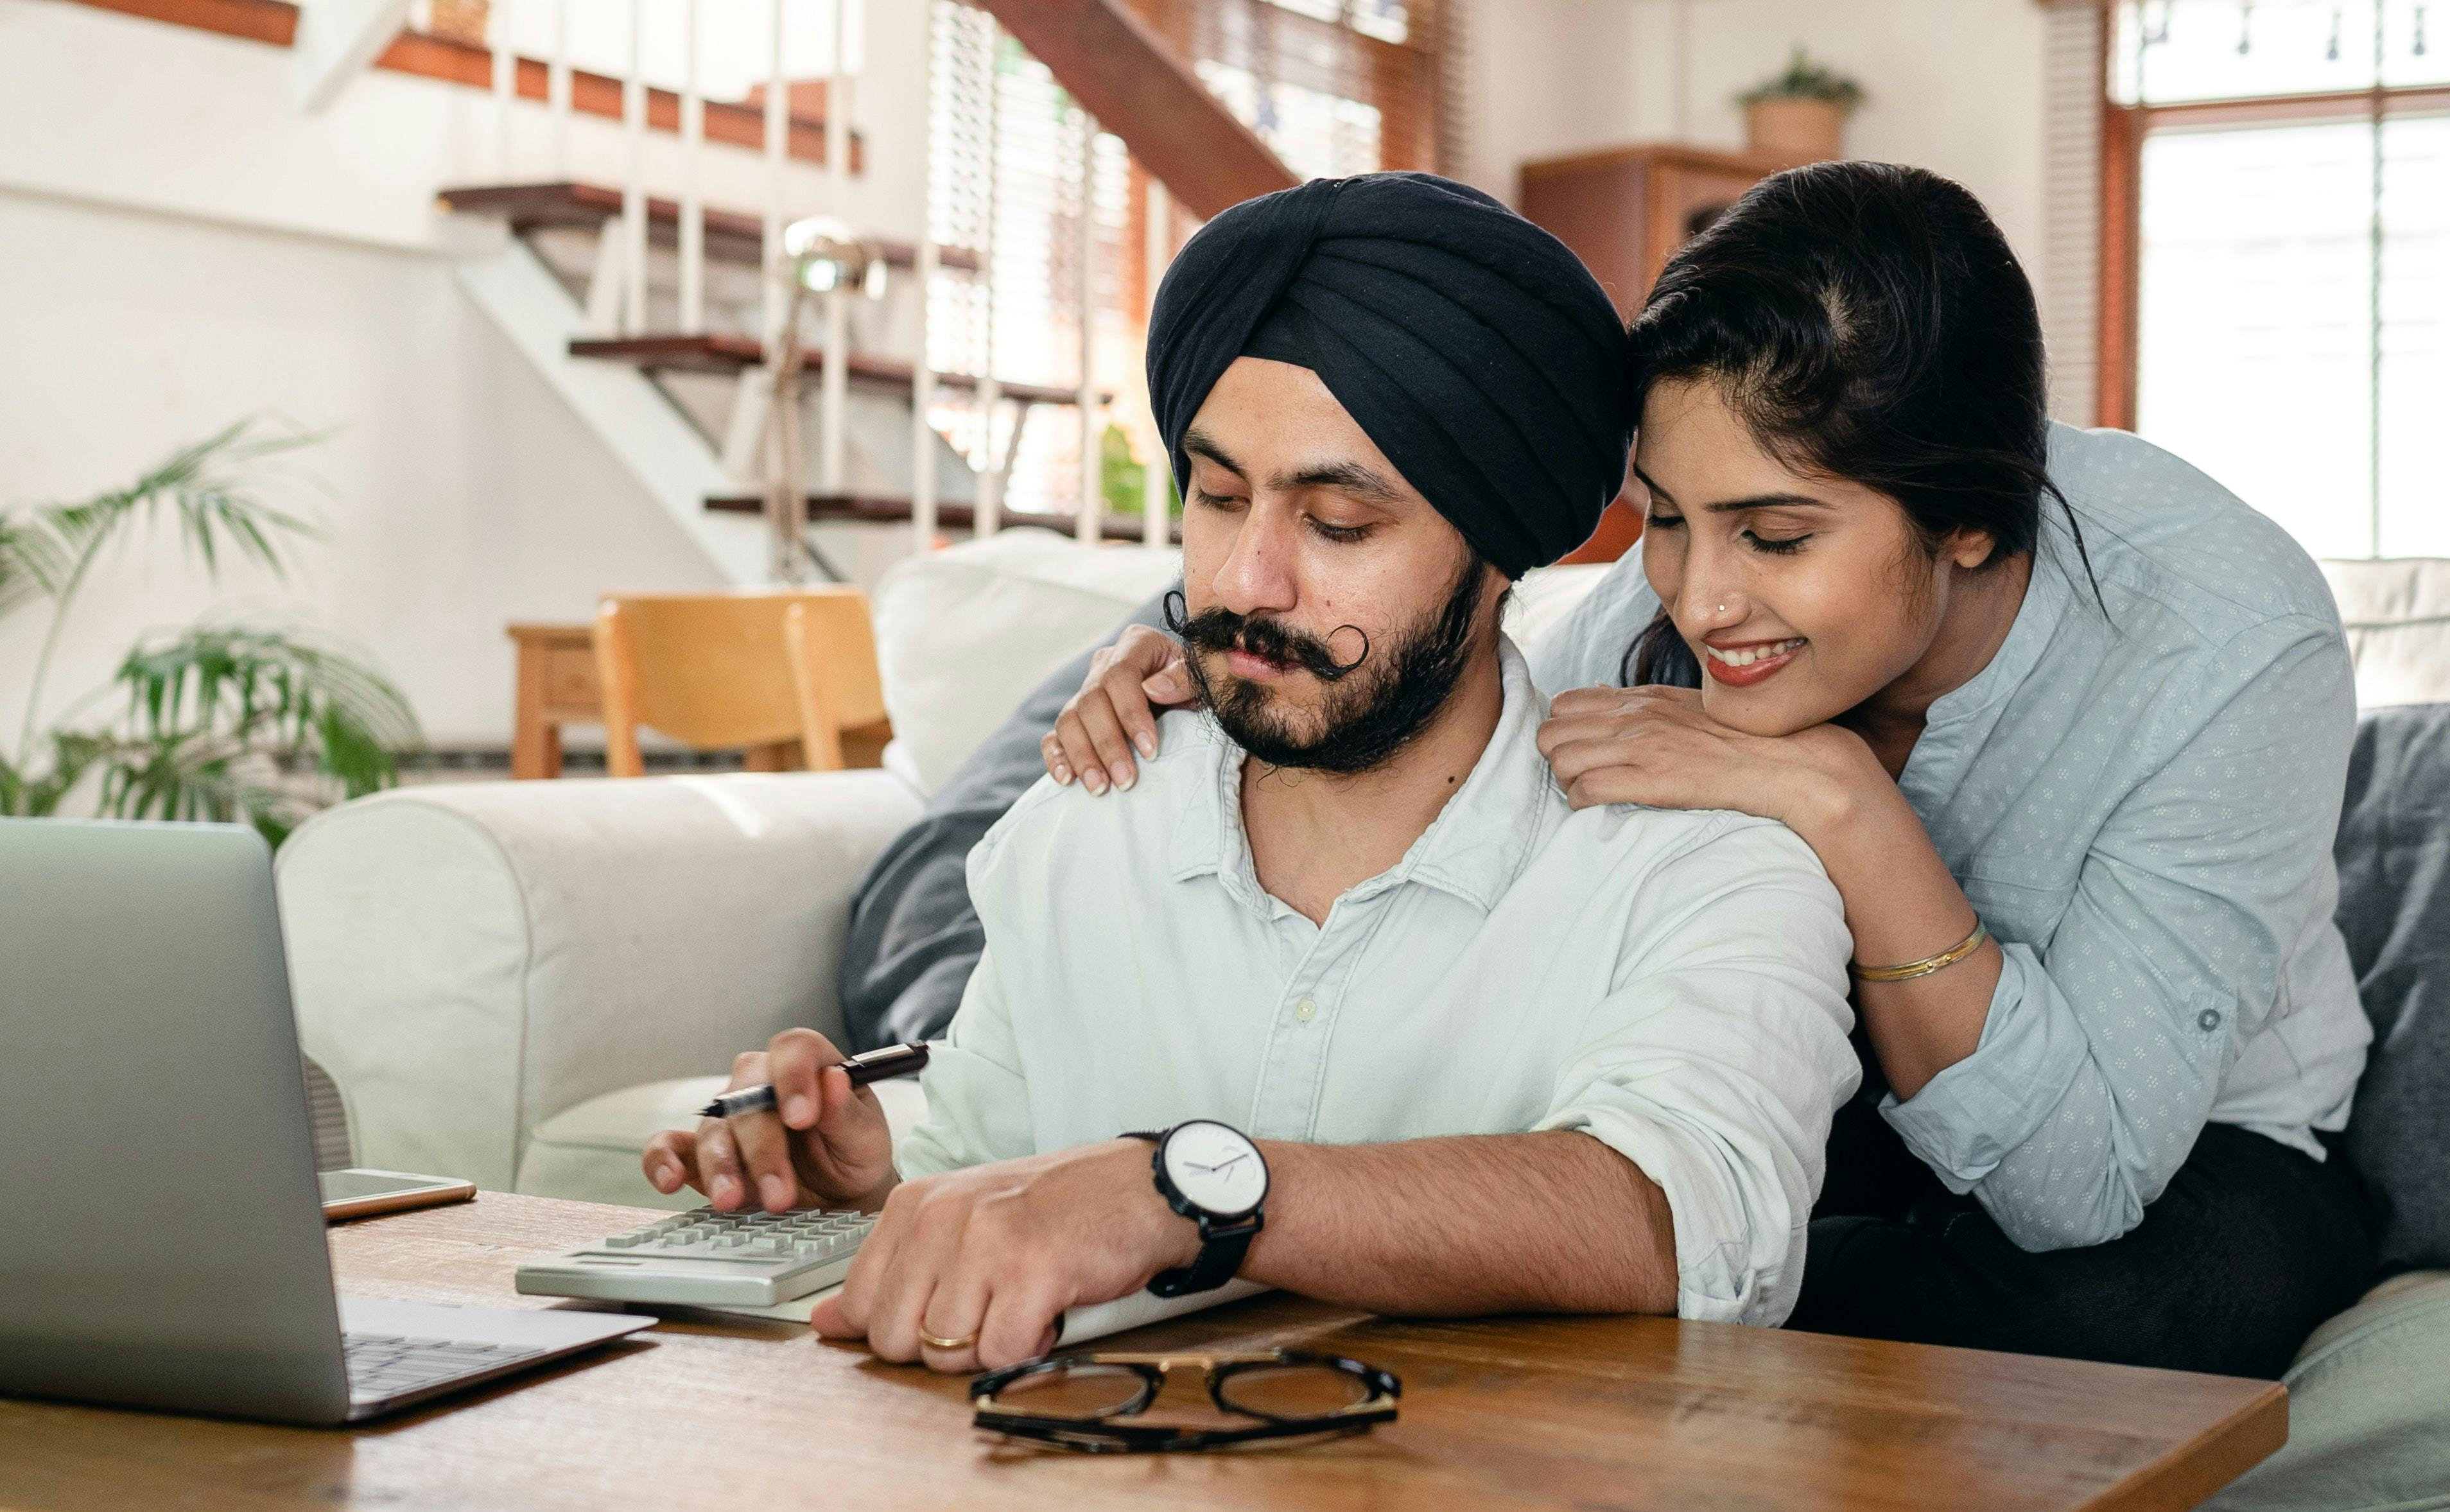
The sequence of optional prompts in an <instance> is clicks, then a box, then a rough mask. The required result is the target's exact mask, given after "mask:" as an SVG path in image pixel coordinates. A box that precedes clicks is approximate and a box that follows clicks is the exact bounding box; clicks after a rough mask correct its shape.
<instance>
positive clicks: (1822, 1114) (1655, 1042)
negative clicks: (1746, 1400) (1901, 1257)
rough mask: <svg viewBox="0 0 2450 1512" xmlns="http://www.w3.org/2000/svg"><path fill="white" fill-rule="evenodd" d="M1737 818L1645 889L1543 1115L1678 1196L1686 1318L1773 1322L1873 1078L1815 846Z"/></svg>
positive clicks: (1680, 1293) (1830, 892)
mask: <svg viewBox="0 0 2450 1512" xmlns="http://www.w3.org/2000/svg"><path fill="white" fill-rule="evenodd" d="M1727 819H1728V827H1726V828H1725V829H1723V830H1721V831H1718V832H1715V833H1714V834H1713V836H1712V837H1711V838H1709V839H1707V840H1705V841H1704V842H1703V843H1701V844H1700V845H1698V846H1697V847H1696V848H1694V849H1693V850H1691V851H1689V852H1687V853H1686V854H1685V855H1683V856H1682V857H1680V858H1679V859H1678V860H1676V861H1675V862H1673V863H1670V864H1669V865H1668V866H1666V867H1664V868H1663V869H1662V871H1661V872H1660V873H1659V874H1658V876H1657V877H1656V878H1655V879H1654V881H1653V882H1651V884H1650V885H1648V886H1646V887H1645V888H1644V889H1643V904H1642V905H1641V906H1640V907H1638V908H1637V909H1636V911H1635V913H1634V915H1633V917H1632V919H1631V921H1629V926H1628V932H1627V937H1626V943H1625V951H1624V956H1623V958H1622V960H1620V963H1619V974H1618V977H1617V979H1616V981H1615V984H1614V988H1613V990H1612V991H1611V992H1610V993H1609V994H1608V995H1607V997H1606V998H1604V999H1603V1000H1601V1001H1600V1002H1599V1003H1598V1004H1597V1005H1596V1006H1595V1007H1594V1009H1593V1010H1592V1012H1591V1014H1590V1015H1589V1017H1588V1018H1586V1019H1585V1030H1584V1033H1583V1035H1582V1036H1581V1037H1580V1039H1579V1042H1578V1043H1577V1044H1576V1046H1575V1047H1574V1049H1573V1053H1572V1056H1571V1057H1570V1059H1569V1060H1568V1061H1567V1062H1566V1064H1565V1067H1564V1069H1563V1070H1562V1071H1561V1072H1560V1074H1559V1077H1558V1082H1557V1095H1556V1100H1555V1103H1554V1105H1553V1107H1552V1108H1551V1110H1550V1111H1549V1113H1548V1115H1547V1116H1546V1118H1545V1119H1544V1120H1543V1122H1542V1124H1541V1125H1540V1127H1542V1128H1544V1129H1577V1130H1581V1131H1583V1132H1584V1133H1586V1134H1590V1135H1592V1136H1593V1137H1595V1138H1597V1139H1599V1140H1601V1141H1602V1142H1604V1143H1605V1144H1606V1145H1607V1146H1608V1147H1609V1148H1610V1149H1613V1150H1615V1151H1616V1152H1617V1153H1620V1154H1622V1155H1624V1157H1625V1158H1626V1159H1628V1160H1630V1161H1632V1162H1633V1163H1634V1164H1635V1165H1636V1166H1637V1167H1639V1168H1640V1169H1641V1170H1642V1172H1643V1174H1644V1175H1646V1176H1648V1177H1649V1178H1650V1179H1651V1180H1652V1181H1653V1182H1655V1183H1657V1184H1658V1186H1659V1188H1660V1190H1661V1191H1662V1192H1663V1193H1664V1194H1665V1195H1666V1198H1667V1204H1668V1208H1669V1210H1670V1212H1672V1213H1673V1215H1674V1223H1675V1231H1676V1270H1677V1311H1678V1313H1679V1315H1680V1316H1682V1317H1687V1318H1699V1319H1706V1320H1710V1321H1714V1322H1725V1323H1749V1324H1757V1325H1761V1326H1766V1327H1775V1326H1776V1325H1778V1324H1780V1323H1783V1322H1784V1321H1785V1320H1786V1316H1787V1314H1788V1313H1789V1312H1791V1311H1793V1310H1794V1308H1795V1298H1796V1292H1797V1289H1798V1288H1799V1286H1800V1284H1801V1282H1802V1274H1803V1255H1804V1232H1805V1225H1806V1224H1807V1222H1808V1221H1809V1220H1810V1217H1811V1213H1812V1204H1813V1201H1814V1199H1815V1198H1816V1197H1817V1196H1818V1193H1819V1190H1820V1179H1821V1175H1822V1162H1823V1158H1824V1149H1825V1146H1826V1144H1827V1141H1828V1138H1829V1126H1830V1121H1831V1119H1832V1117H1833V1116H1834V1115H1835V1114H1836V1111H1837V1109H1838V1105H1839V1104H1841V1103H1843V1102H1844V1101H1845V1099H1846V1098H1847V1097H1848V1096H1850V1095H1853V1093H1854V1090H1855V1087H1856V1084H1857V1080H1858V1079H1859V1077H1860V1075H1861V1073H1860V1069H1859V1067H1858V1066H1857V1061H1856V1058H1855V1054H1854V1051H1853V1049H1852V1047H1851V1046H1850V1045H1849V1044H1848V1043H1847V1038H1846V1037H1847V1034H1848V1031H1849V1030H1850V1029H1851V1028H1852V1027H1853V1022H1854V1015H1853V1012H1852V1010H1851V1009H1849V1008H1848V1006H1847V1002H1846V976H1845V961H1846V957H1847V951H1848V946H1849V937H1848V935H1847V932H1846V925H1845V917H1844V912H1843V909H1842V906H1841V904H1840V902H1839V901H1838V890H1837V888H1836V887H1834V886H1833V885H1831V883H1830V882H1829V878H1828V875H1827V873H1826V872H1824V871H1823V870H1822V869H1821V866H1820V863H1819V862H1818V859H1816V858H1815V857H1814V856H1813V854H1812V851H1811V849H1810V848H1809V847H1808V846H1806V845H1805V844H1804V843H1803V842H1802V841H1800V840H1799V839H1797V838H1796V836H1795V834H1794V833H1793V832H1792V831H1790V830H1788V829H1786V828H1785V827H1784V826H1783V825H1779V824H1769V823H1766V822H1763V821H1759V820H1749V819H1738V818H1737V817H1736V816H1733V815H1730V816H1727Z"/></svg>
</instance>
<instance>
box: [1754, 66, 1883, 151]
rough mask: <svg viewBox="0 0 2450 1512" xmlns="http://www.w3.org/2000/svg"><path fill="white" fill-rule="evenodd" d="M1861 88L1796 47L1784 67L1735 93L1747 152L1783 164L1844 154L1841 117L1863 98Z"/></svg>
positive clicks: (1844, 122) (1844, 139) (1844, 126)
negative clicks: (1767, 77) (1742, 119)
mask: <svg viewBox="0 0 2450 1512" xmlns="http://www.w3.org/2000/svg"><path fill="white" fill-rule="evenodd" d="M1864 98H1865V96H1864V93H1863V87H1862V86H1861V85H1859V84H1857V83H1856V82H1855V81H1854V80H1852V79H1850V78H1848V77H1846V75H1844V74H1842V73H1839V72H1838V71H1837V70H1836V69H1834V68H1829V67H1827V66H1826V65H1824V64H1818V63H1815V62H1813V61H1812V60H1811V59H1810V58H1809V57H1807V56H1805V54H1804V51H1803V48H1801V47H1800V46H1799V47H1798V48H1796V49H1795V56H1794V57H1793V58H1791V59H1789V60H1788V61H1787V65H1786V71H1785V72H1783V73H1781V74H1779V75H1778V76H1777V77H1776V78H1773V79H1768V80H1764V81H1763V82H1762V83H1760V85H1758V86H1756V87H1753V88H1750V89H1747V90H1745V91H1744V92H1743V93H1742V94H1740V95H1738V96H1737V97H1736V103H1737V104H1739V105H1740V106H1742V107H1744V134H1745V136H1746V138H1747V139H1748V141H1749V143H1750V145H1751V149H1752V151H1753V152H1754V153H1755V154H1756V155H1758V156H1760V157H1766V158H1775V159H1778V160H1779V161H1780V162H1785V163H1818V162H1821V161H1822V160H1824V159H1827V158H1842V157H1844V156H1845V155H1846V118H1847V117H1848V116H1849V115H1851V114H1853V113H1854V111H1855V107H1857V106H1859V105H1861V104H1862V103H1863V100H1864Z"/></svg>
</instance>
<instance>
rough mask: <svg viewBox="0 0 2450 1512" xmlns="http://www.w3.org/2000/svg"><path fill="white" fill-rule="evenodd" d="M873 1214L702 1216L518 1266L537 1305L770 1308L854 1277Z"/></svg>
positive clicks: (675, 1218)
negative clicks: (599, 1301)
mask: <svg viewBox="0 0 2450 1512" xmlns="http://www.w3.org/2000/svg"><path fill="white" fill-rule="evenodd" d="M875 1227H876V1214H874V1213H872V1212H825V1211H822V1210H818V1209H807V1210H803V1211H797V1212H764V1211H762V1210H752V1211H750V1212H716V1211H715V1210H713V1209H712V1208H697V1209H693V1210H691V1211H690V1212H678V1213H674V1214H673V1215H672V1216H671V1217H669V1218H666V1219H663V1220H662V1221H660V1222H657V1223H651V1224H649V1225H647V1226H646V1227H645V1228H643V1229H633V1230H632V1231H629V1232H628V1233H615V1234H609V1235H607V1236H606V1237H604V1238H602V1239H598V1240H596V1241H595V1242H594V1243H593V1244H583V1245H580V1246H579V1247H577V1248H576V1249H574V1250H563V1251H561V1252H560V1253H559V1254H555V1255H548V1256H546V1257H545V1258H544V1259H541V1260H531V1261H529V1262H528V1263H527V1264H525V1265H523V1266H521V1267H519V1269H518V1275H517V1285H518V1289H519V1290H521V1291H523V1292H526V1293H527V1294H529V1295H531V1296H547V1297H598V1298H603V1299H605V1300H607V1301H612V1302H669V1303H679V1304H684V1305H686V1304H691V1303H695V1304H702V1305H722V1304H731V1305H734V1306H749V1307H771V1306H773V1305H775V1304H777V1303H783V1302H788V1301H790V1300H792V1299H793V1298H795V1297H805V1296H807V1294H808V1293H809V1292H811V1291H815V1290H818V1289H822V1288H825V1287H829V1286H832V1285H833V1284H835V1283H836V1282H838V1281H840V1280H841V1279H842V1278H843V1277H844V1276H845V1275H846V1274H847V1273H848V1272H849V1270H850V1262H851V1258H852V1256H854V1255H856V1254H857V1253H858V1252H859V1247H860V1244H861V1242H862V1241H864V1240H865V1239H866V1237H867V1235H868V1231H869V1230H871V1229H873V1228H875Z"/></svg>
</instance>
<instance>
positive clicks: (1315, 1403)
mask: <svg viewBox="0 0 2450 1512" xmlns="http://www.w3.org/2000/svg"><path fill="white" fill-rule="evenodd" d="M1216 1395H1217V1396H1218V1398H1219V1399H1221V1400H1222V1401H1223V1402H1224V1403H1225V1405H1227V1406H1230V1407H1232V1408H1234V1409H1235V1411H1237V1412H1247V1413H1250V1414H1252V1415H1253V1416H1254V1417H1262V1418H1315V1417H1324V1416H1326V1415H1327V1414H1328V1413H1331V1412H1341V1411H1343V1410H1344V1409H1346V1408H1347V1407H1352V1406H1358V1405H1360V1404H1361V1403H1363V1402H1365V1401H1367V1400H1369V1397H1370V1384H1369V1383H1368V1382H1366V1381H1364V1380H1363V1379H1362V1378H1361V1377H1359V1376H1357V1375H1355V1374H1353V1373H1352V1372H1351V1371H1350V1370H1339V1369H1337V1368H1335V1367H1333V1366H1330V1365H1264V1366H1254V1367H1250V1368H1247V1369H1241V1370H1235V1371H1234V1372H1232V1373H1231V1374H1229V1375H1227V1376H1226V1377H1225V1378H1224V1379H1223V1380H1222V1381H1219V1382H1218V1383H1217V1386H1216Z"/></svg>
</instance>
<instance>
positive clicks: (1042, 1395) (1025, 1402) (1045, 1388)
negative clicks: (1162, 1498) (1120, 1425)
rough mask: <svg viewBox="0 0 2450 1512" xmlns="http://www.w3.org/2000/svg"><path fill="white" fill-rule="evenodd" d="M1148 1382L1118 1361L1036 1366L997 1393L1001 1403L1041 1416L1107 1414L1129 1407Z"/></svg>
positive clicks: (1009, 1409)
mask: <svg viewBox="0 0 2450 1512" xmlns="http://www.w3.org/2000/svg"><path fill="white" fill-rule="evenodd" d="M1147 1385H1148V1383H1147V1382H1146V1381H1145V1380H1143V1379H1142V1378H1141V1377H1140V1374H1139V1372H1138V1371H1137V1370H1133V1369H1130V1368H1128V1367H1124V1366H1119V1365H1073V1366H1061V1367H1056V1368H1054V1369H1051V1370H1034V1371H1032V1372H1030V1373H1029V1374H1027V1375H1024V1376H1022V1377H1021V1379H1020V1380H1018V1381H1015V1382H1013V1383H1012V1384H1010V1385H1009V1386H1005V1387H1004V1388H1003V1389H1002V1390H1001V1391H998V1392H997V1393H996V1397H995V1402H996V1405H997V1406H998V1407H1001V1408H1002V1409H1003V1410H1005V1411H1007V1412H1026V1413H1029V1414H1030V1415H1032V1416H1034V1417H1041V1418H1076V1419H1080V1420H1084V1421H1086V1420H1093V1419H1097V1418H1108V1417H1112V1416H1114V1415H1115V1414H1116V1413H1118V1412H1121V1411H1122V1410H1124V1409H1125V1408H1127V1407H1129V1406H1130V1405H1132V1403H1133V1401H1134V1399H1135V1398H1137V1397H1138V1395H1139V1394H1140V1392H1141V1391H1142V1390H1144V1389H1146V1387H1147Z"/></svg>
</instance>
